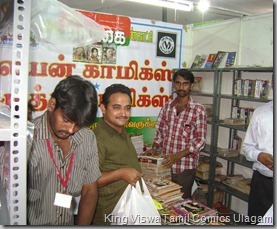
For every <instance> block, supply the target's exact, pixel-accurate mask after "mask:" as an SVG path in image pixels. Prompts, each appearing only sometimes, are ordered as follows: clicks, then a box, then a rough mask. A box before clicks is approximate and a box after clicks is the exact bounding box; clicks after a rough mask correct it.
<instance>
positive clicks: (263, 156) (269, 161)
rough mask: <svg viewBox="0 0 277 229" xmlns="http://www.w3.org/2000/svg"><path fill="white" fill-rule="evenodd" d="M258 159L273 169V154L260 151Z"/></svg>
mask: <svg viewBox="0 0 277 229" xmlns="http://www.w3.org/2000/svg"><path fill="white" fill-rule="evenodd" d="M258 161H259V162H261V163H262V164H263V165H264V166H266V167H268V168H269V169H271V170H273V156H272V155H271V154H269V153H265V152H261V153H260V154H259V156H258Z"/></svg>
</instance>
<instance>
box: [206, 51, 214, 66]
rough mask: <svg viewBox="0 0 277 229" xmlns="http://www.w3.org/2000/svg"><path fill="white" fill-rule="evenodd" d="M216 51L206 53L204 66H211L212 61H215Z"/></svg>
mask: <svg viewBox="0 0 277 229" xmlns="http://www.w3.org/2000/svg"><path fill="white" fill-rule="evenodd" d="M216 54H217V53H211V54H209V55H208V57H207V60H206V63H205V68H212V66H213V63H214V61H215V58H216Z"/></svg>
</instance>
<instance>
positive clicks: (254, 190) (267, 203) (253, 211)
mask: <svg viewBox="0 0 277 229" xmlns="http://www.w3.org/2000/svg"><path fill="white" fill-rule="evenodd" d="M272 204H273V178H270V177H266V176H264V175H262V174H260V173H259V172H258V171H256V170H255V171H254V172H253V176H252V180H251V187H250V194H249V201H248V216H249V217H251V216H256V217H258V216H264V214H265V213H266V212H267V210H268V209H269V208H270V207H271V205H272ZM257 223H258V222H257ZM250 224H251V223H250ZM252 224H254V223H252Z"/></svg>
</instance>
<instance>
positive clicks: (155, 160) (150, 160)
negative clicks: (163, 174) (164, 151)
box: [138, 155, 165, 166]
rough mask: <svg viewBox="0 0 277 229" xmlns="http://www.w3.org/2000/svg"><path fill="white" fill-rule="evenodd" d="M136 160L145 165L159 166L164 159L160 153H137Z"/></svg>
mask: <svg viewBox="0 0 277 229" xmlns="http://www.w3.org/2000/svg"><path fill="white" fill-rule="evenodd" d="M138 161H139V162H140V164H141V163H145V164H147V165H153V166H161V165H162V163H163V161H165V159H164V158H162V157H161V156H160V155H158V156H144V155H139V156H138Z"/></svg>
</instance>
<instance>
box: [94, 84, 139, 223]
mask: <svg viewBox="0 0 277 229" xmlns="http://www.w3.org/2000/svg"><path fill="white" fill-rule="evenodd" d="M131 105H132V97H131V91H130V89H129V88H128V87H126V86H124V85H122V84H113V85H111V86H109V87H107V88H106V90H105V93H104V94H103V97H102V101H101V104H100V108H101V111H102V114H103V117H102V119H101V121H100V122H99V124H98V125H97V127H96V128H95V129H94V130H93V131H94V133H95V136H96V140H97V145H98V154H99V167H100V171H101V173H102V176H101V177H100V178H99V180H98V188H99V191H98V195H99V197H98V203H97V206H96V210H95V216H94V220H93V225H110V224H111V223H112V222H113V217H112V216H111V212H112V211H113V209H114V207H115V205H116V204H117V202H118V200H119V198H120V197H121V195H122V194H123V192H124V190H125V189H126V187H127V186H128V184H131V185H133V186H134V185H135V184H136V182H137V181H138V180H139V179H140V178H141V175H142V174H141V168H140V165H139V162H138V158H137V153H136V150H135V148H134V146H133V144H132V142H131V139H130V138H129V136H128V133H127V131H126V129H125V128H124V125H125V124H126V122H127V121H128V120H129V118H130V115H131Z"/></svg>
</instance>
